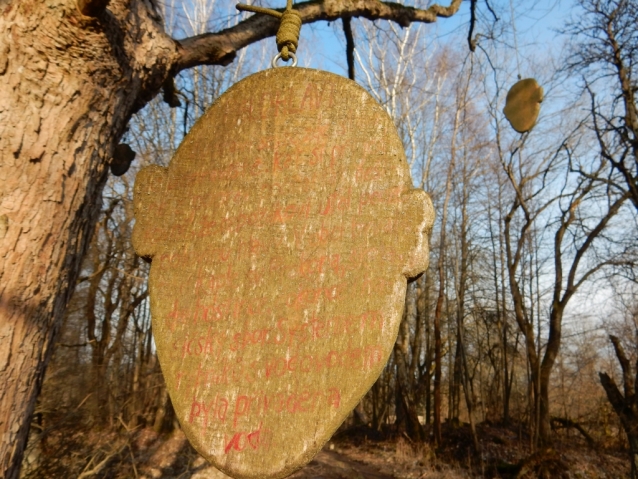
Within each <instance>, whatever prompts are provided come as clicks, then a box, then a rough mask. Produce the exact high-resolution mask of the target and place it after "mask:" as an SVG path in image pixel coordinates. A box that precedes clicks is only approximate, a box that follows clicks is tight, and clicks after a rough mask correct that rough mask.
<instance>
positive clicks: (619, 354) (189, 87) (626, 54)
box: [22, 0, 638, 477]
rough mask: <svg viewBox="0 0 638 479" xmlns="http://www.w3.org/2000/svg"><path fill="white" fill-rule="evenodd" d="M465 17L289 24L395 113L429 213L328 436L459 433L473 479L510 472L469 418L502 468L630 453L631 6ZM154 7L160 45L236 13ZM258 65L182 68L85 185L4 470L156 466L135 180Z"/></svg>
mask: <svg viewBox="0 0 638 479" xmlns="http://www.w3.org/2000/svg"><path fill="white" fill-rule="evenodd" d="M274 3H276V2H274ZM267 6H269V7H280V6H282V5H277V4H268V5H267ZM472 7H476V4H475V3H474V2H472V3H470V2H464V3H463V4H462V5H461V9H460V11H459V12H458V13H457V14H456V15H455V16H453V17H452V18H450V19H443V20H441V21H439V22H437V23H435V24H432V25H425V24H418V23H414V24H412V25H410V26H406V27H401V26H399V25H397V24H396V23H391V22H385V21H377V22H374V23H372V22H369V21H367V20H365V19H356V18H354V19H348V20H347V21H342V20H338V21H336V22H333V23H331V24H328V25H323V26H317V25H315V24H313V25H307V26H304V27H303V28H302V35H301V41H300V47H299V58H300V65H301V66H309V67H313V68H321V69H327V70H330V71H334V72H336V73H338V74H342V75H345V76H348V75H349V74H350V75H352V73H354V77H355V80H356V81H357V82H358V83H359V84H361V85H362V86H363V87H364V88H366V89H367V90H368V91H369V92H370V93H371V94H372V95H373V96H374V97H375V98H376V99H377V100H378V101H379V102H380V103H381V104H382V105H383V106H384V107H385V109H386V110H387V112H388V113H389V115H390V116H391V117H392V118H393V120H394V121H395V124H396V126H397V129H398V131H399V134H400V136H401V138H402V139H403V141H404V146H405V150H406V154H407V158H408V162H409V164H410V168H411V171H412V174H413V181H414V184H415V186H417V187H420V188H423V189H425V190H426V191H427V192H428V193H429V194H430V195H431V197H432V199H433V202H434V205H435V209H436V212H437V218H436V223H435V227H434V231H433V233H432V238H431V251H432V252H431V260H430V268H429V269H428V271H427V272H426V273H425V274H424V275H422V276H421V277H420V278H419V279H417V280H416V281H414V282H412V283H410V285H409V287H408V294H407V297H406V308H405V313H404V318H403V322H402V325H401V328H400V332H399V337H398V339H397V343H396V346H395V348H394V351H393V353H392V355H391V358H390V361H389V362H388V365H387V366H386V368H385V370H384V372H383V374H382V376H381V377H380V378H379V380H378V381H377V383H376V384H375V385H374V386H373V388H372V389H371V390H370V392H369V393H368V394H367V395H366V396H365V397H364V399H363V400H362V402H361V404H360V405H359V406H358V407H357V409H356V410H355V411H354V412H353V414H352V416H351V417H350V418H349V419H348V420H347V421H346V424H345V425H344V427H354V426H356V427H359V428H363V430H364V431H367V432H366V434H368V435H370V437H383V438H384V439H387V438H389V437H393V438H405V441H407V443H406V444H409V445H410V448H411V449H412V450H413V451H417V450H420V451H422V449H419V447H421V446H416V445H417V444H429V445H430V446H428V447H429V448H430V449H428V450H430V451H432V454H434V453H435V452H436V451H441V448H442V447H443V446H444V445H445V444H448V442H449V441H450V440H451V439H449V438H454V437H457V436H454V434H455V433H454V431H455V430H457V431H458V430H463V431H465V432H466V434H467V437H469V438H471V439H470V440H469V442H468V444H467V447H468V451H470V452H468V456H467V457H469V458H474V459H472V460H469V462H467V464H465V463H464V464H463V467H465V469H466V470H467V469H468V467H469V469H470V470H471V469H472V467H474V468H475V471H476V470H477V469H476V468H477V467H478V466H476V464H477V462H476V461H478V463H479V464H483V466H482V467H483V470H482V471H481V472H480V474H486V475H490V474H496V475H497V477H509V476H506V474H507V467H501V468H500V469H499V468H498V467H496V466H494V467H493V468H492V469H490V468H488V469H489V470H488V469H485V464H486V463H494V464H496V463H497V462H499V461H500V462H502V463H507V464H509V463H511V464H512V465H513V467H514V469H513V470H516V463H517V460H518V457H517V458H516V460H515V459H514V458H507V457H490V454H489V453H488V452H487V448H486V446H485V444H484V442H485V441H484V435H485V432H484V431H485V427H486V425H488V426H489V425H496V424H498V425H499V426H502V427H503V428H505V430H507V431H510V432H511V433H512V434H513V436H512V437H514V438H515V439H516V441H517V444H518V447H519V449H520V448H522V451H521V452H520V458H521V461H523V460H524V459H522V458H525V457H531V456H532V455H534V454H539V453H540V452H543V451H547V450H548V449H547V447H549V446H554V447H556V444H557V443H561V441H564V440H569V441H570V444H575V445H577V446H578V447H583V448H584V447H590V446H592V445H596V446H597V447H599V448H601V449H609V450H610V451H616V450H627V449H629V450H631V451H634V452H636V451H637V449H636V448H637V447H638V440H636V431H638V429H636V428H635V426H636V421H638V416H632V415H631V413H632V411H633V414H636V413H638V409H636V408H638V406H636V404H635V391H634V388H635V380H634V379H632V375H634V374H635V371H632V366H631V365H632V364H636V359H638V324H637V320H638V296H637V292H638V290H637V288H636V271H637V270H636V267H637V265H636V260H637V259H638V257H637V253H638V251H636V249H637V247H638V244H637V243H636V238H637V237H638V236H637V233H638V229H637V226H638V225H637V222H636V219H637V218H638V216H637V212H638V194H637V193H636V186H635V178H636V174H637V172H636V165H638V156H637V151H638V137H637V136H636V132H637V131H638V120H637V119H636V102H635V98H634V96H633V93H632V92H634V93H635V91H636V78H637V75H638V72H637V69H638V67H637V65H638V35H637V34H636V27H635V25H636V24H637V23H636V22H637V21H638V12H637V8H638V7H636V5H634V4H633V3H632V2H623V1H611V0H610V1H595V0H580V1H577V2H566V1H559V0H556V1H550V0H548V1H544V2H534V3H533V4H532V3H531V2H514V1H509V2H507V1H498V0H494V1H491V2H489V3H487V2H485V3H482V4H481V8H472ZM160 10H161V11H162V15H163V18H164V21H165V24H166V28H167V30H169V31H170V32H172V36H173V37H175V38H181V37H186V36H192V35H197V34H200V33H204V32H207V31H216V30H219V29H220V28H224V27H227V26H231V25H233V24H236V23H237V22H238V21H240V20H241V19H244V18H246V16H247V15H246V14H239V13H238V12H236V10H235V9H234V4H232V3H229V2H225V1H221V0H210V1H204V0H189V1H186V2H176V1H173V2H170V1H169V0H165V1H164V3H160ZM472 11H474V14H473V13H472ZM614 12H616V13H614ZM618 12H621V13H618ZM472 15H474V16H475V22H474V23H473V25H474V27H473V28H474V31H473V32H470V33H469V38H470V41H468V26H469V24H470V17H471V16H472ZM614 15H615V16H614ZM632 22H633V23H632ZM590 27H591V29H590ZM610 32H611V33H613V35H615V37H614V38H616V40H617V42H616V44H617V46H618V49H617V50H618V54H619V56H618V57H615V56H614V50H613V49H614V46H613V45H614V43H613V42H612V41H611V38H610ZM348 39H350V40H348ZM351 41H354V49H352V48H351V46H350V45H351V43H350V42H351ZM606 49H607V50H606ZM472 50H473V51H472ZM274 53H275V49H274V40H273V39H266V40H264V41H261V42H259V43H256V44H253V45H251V46H249V47H247V48H244V49H243V50H241V51H240V52H238V55H237V58H236V59H235V60H234V61H233V63H231V64H230V65H228V66H225V67H224V66H201V67H196V68H193V69H190V70H185V71H183V72H181V73H180V74H179V75H178V76H177V77H176V82H175V88H176V90H175V91H174V92H173V94H172V97H171V95H169V94H165V95H164V98H160V97H158V98H155V99H154V100H153V101H151V102H150V103H149V104H148V105H147V106H146V107H145V108H144V109H142V110H141V111H140V112H139V113H137V114H136V115H135V116H134V117H133V119H132V121H131V122H130V125H129V130H128V132H127V133H126V134H125V136H124V138H123V140H122V142H123V143H126V144H128V145H130V147H131V148H132V149H133V150H134V151H135V152H136V153H137V155H136V158H135V160H134V161H133V163H132V165H131V167H130V169H128V171H127V172H126V173H125V174H123V175H122V176H117V177H116V176H111V177H110V178H109V180H108V183H107V186H106V188H105V191H104V195H103V202H102V212H101V215H100V219H99V221H98V223H97V225H96V227H95V231H94V233H93V237H92V240H91V244H90V248H89V252H88V254H87V255H86V257H85V259H84V263H83V268H82V273H81V277H80V279H79V280H78V282H77V286H76V288H75V293H74V295H73V299H72V301H71V303H70V304H69V305H68V309H67V313H66V317H65V320H64V325H63V328H62V331H61V333H60V335H59V339H58V342H57V344H56V346H55V353H54V356H53V359H52V360H51V362H50V364H49V366H48V369H47V373H46V376H45V381H44V384H43V387H42V391H41V393H40V396H39V399H38V404H37V407H36V410H35V413H34V415H33V418H32V428H31V433H30V437H29V442H28V449H27V453H26V454H25V458H24V461H23V468H22V476H23V477H141V476H142V475H143V474H147V475H149V476H150V477H161V474H168V472H166V471H169V470H170V469H171V467H174V464H173V463H171V464H168V465H166V464H165V465H164V466H158V465H157V464H156V465H149V464H146V465H145V463H144V460H146V459H148V458H149V457H150V456H152V454H150V453H149V450H150V449H149V448H150V444H154V446H153V447H155V448H156V449H157V448H159V447H160V446H159V445H160V444H162V443H166V441H167V438H170V437H173V436H172V435H174V434H175V430H176V429H178V428H179V425H178V424H177V422H176V420H175V418H174V415H173V412H172V408H171V405H170V399H169V397H168V394H167V392H166V390H165V387H164V381H163V378H162V375H161V371H160V369H159V365H158V362H157V358H156V356H155V350H154V345H153V339H152V329H151V318H150V311H149V307H148V290H147V275H148V265H147V264H146V263H145V262H144V261H142V260H141V259H140V258H138V257H137V256H136V255H135V253H134V251H133V249H132V246H131V242H130V236H131V230H132V226H133V223H134V218H133V210H132V188H133V184H134V181H135V174H136V173H137V172H138V171H139V169H140V168H142V167H143V166H147V165H149V164H160V165H164V166H166V165H167V164H168V162H169V160H170V158H171V156H172V154H173V152H174V151H175V149H176V148H177V146H178V145H179V142H180V141H181V139H182V138H183V136H184V135H185V133H186V132H187V131H188V130H189V129H190V127H191V126H192V125H193V123H194V122H195V121H196V120H197V118H199V116H201V114H202V113H203V112H204V111H205V110H206V108H207V107H208V106H209V105H210V104H211V103H212V102H213V101H214V100H215V99H216V98H217V97H218V96H219V95H220V94H222V93H223V92H224V91H225V90H226V89H227V88H228V87H229V86H231V85H232V84H234V83H236V82H237V81H239V80H240V79H241V78H244V77H245V76H247V75H249V74H251V73H253V72H256V71H259V70H262V69H264V68H268V67H269V63H270V59H271V57H272V56H273V55H274ZM349 54H350V55H351V56H350V57H349ZM349 58H350V60H349ZM619 61H620V62H621V63H622V65H623V66H624V72H625V77H626V78H625V80H626V81H625V82H624V83H623V79H622V75H621V70H620V69H619V68H618V62H619ZM349 62H350V65H349ZM352 66H354V72H352ZM528 77H534V78H536V79H537V80H538V82H539V83H540V84H541V85H542V86H543V88H544V91H545V99H544V101H543V104H542V110H541V115H540V118H539V120H538V123H537V125H536V126H535V128H534V129H533V130H532V131H531V132H529V133H526V134H519V133H516V132H515V131H514V130H512V129H511V127H510V126H509V124H508V123H507V121H506V120H505V118H504V115H503V113H502V108H503V106H504V101H505V95H506V93H507V90H508V88H509V87H511V86H512V85H513V84H514V83H515V82H516V81H517V80H518V79H519V78H528ZM176 100H178V102H177V101H176ZM169 103H170V105H169ZM178 103H179V105H178ZM632 108H633V110H632ZM632 111H633V113H632ZM632 115H633V116H632ZM625 165H628V166H627V167H625ZM623 168H624V169H623ZM610 335H611V340H610ZM601 372H602V373H604V374H602V375H601V374H599V373H601ZM605 373H606V374H605ZM601 383H602V384H601ZM615 384H618V385H620V386H621V387H623V391H622V392H621V391H620V390H619V389H618V388H616V387H615ZM603 386H606V387H603ZM632 408H634V409H632ZM615 411H619V412H620V413H621V414H620V415H618V414H617V413H616V412H615ZM627 411H630V413H628V412H627ZM632 421H634V422H632ZM625 431H629V433H630V434H629V436H628V435H627V434H626V432H625ZM632 431H633V434H634V436H633V437H632V435H631V432H632ZM375 434H379V435H380V436H375ZM446 436H447V438H448V439H446ZM457 438H458V437H457ZM446 441H447V442H446ZM460 442H462V441H460ZM437 448H438V449H437ZM145 454H146V455H145ZM415 454H416V452H415ZM546 454H547V453H546ZM442 455H444V454H442ZM421 456H423V454H421ZM143 457H146V459H144V460H143V459H142V458H143ZM175 457H177V456H175ZM175 457H174V458H173V459H174V462H175V463H178V462H179V461H178V460H177V459H175ZM632 457H635V456H632ZM476 458H479V459H476ZM422 462H423V461H422ZM468 464H469V466H468ZM472 464H474V466H472ZM522 464H523V463H522V462H521V463H519V464H518V466H519V467H518V472H514V473H512V474H520V472H521V468H522ZM628 464H629V462H628ZM631 465H632V466H633V467H632V469H633V470H632V472H631V474H636V464H633V463H632V464H631ZM191 466H192V464H191ZM144 467H146V469H147V472H143V470H144ZM175 467H177V466H175ZM180 467H184V468H185V470H188V467H189V465H188V464H187V465H186V466H184V465H183V464H182V466H180ZM420 467H421V468H422V470H423V471H426V470H427V468H428V467H433V464H432V462H428V461H425V462H423V464H422V465H421V466H420ZM138 469H139V471H138ZM479 470H480V467H479ZM486 470H487V471H488V472H486ZM539 470H540V469H539ZM148 471H151V472H148ZM152 471H156V472H155V473H153V472H152ZM157 471H160V476H157ZM489 471H492V472H489ZM625 472H626V471H625ZM138 474H139V476H138ZM153 474H155V476H153ZM477 474H479V473H477ZM498 474H500V475H501V476H498ZM167 477H168V476H167ZM176 477H177V475H176ZM181 477H189V476H186V475H183V476H181ZM423 477H425V476H423ZM512 477H513V476H512ZM521 477H522V476H521ZM610 477H613V476H610ZM634 477H635V476H634Z"/></svg>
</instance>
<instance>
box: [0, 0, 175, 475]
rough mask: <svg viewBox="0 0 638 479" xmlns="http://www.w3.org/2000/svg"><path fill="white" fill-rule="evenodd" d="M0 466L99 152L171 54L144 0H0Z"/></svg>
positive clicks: (70, 261)
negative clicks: (103, 7)
mask: <svg viewBox="0 0 638 479" xmlns="http://www.w3.org/2000/svg"><path fill="white" fill-rule="evenodd" d="M0 8H1V10H0V32H1V33H0V36H1V37H0V52H2V55H1V57H0V67H1V68H0V74H1V76H0V99H1V100H0V215H1V216H2V217H3V218H5V223H6V228H4V234H3V237H2V238H0V240H1V241H0V384H2V385H3V387H2V388H0V476H2V477H6V478H10V479H13V478H16V477H17V476H18V473H19V466H20V461H21V456H22V451H23V449H24V446H25V442H26V437H27V434H28V429H29V422H30V415H31V413H32V411H33V407H34V403H35V399H36V396H37V392H38V390H39V387H40V384H41V381H42V376H43V373H44V370H45V367H46V364H47V362H48V359H49V356H50V354H51V351H52V349H51V348H50V345H51V343H52V341H53V340H54V338H55V333H56V330H57V328H58V326H59V323H60V319H61V318H62V314H63V312H64V309H65V307H66V304H67V302H68V300H69V298H70V295H71V293H72V291H73V287H74V285H75V282H76V278H77V275H78V272H79V268H80V261H81V258H82V255H83V253H84V250H85V248H86V245H87V240H88V238H89V236H90V232H91V231H92V228H93V224H94V223H95V221H96V213H97V212H98V211H99V208H96V206H98V205H99V198H100V192H101V188H102V186H103V184H104V181H105V179H106V174H107V169H108V160H109V158H110V155H111V153H112V150H113V148H114V146H115V144H116V142H117V141H118V139H119V137H120V136H121V134H122V133H123V131H124V128H125V127H126V124H127V122H128V120H129V118H130V116H131V115H132V113H133V112H134V111H135V110H136V109H138V108H139V107H140V106H141V105H143V104H144V101H145V100H146V99H147V98H150V97H151V96H152V95H153V94H154V92H156V91H157V90H158V89H159V87H160V86H161V84H162V82H163V81H164V78H165V77H166V75H167V73H168V71H167V68H168V66H169V65H171V64H172V62H173V59H174V57H175V56H176V53H177V52H176V48H175V44H174V42H173V41H172V40H171V39H170V38H169V37H168V36H166V35H165V34H164V33H163V30H162V26H161V23H160V20H161V19H160V18H159V17H158V16H157V14H156V13H155V12H153V11H152V10H150V9H149V8H148V7H147V5H146V4H145V2H143V1H137V0H131V1H130V2H127V3H126V4H125V3H123V2H112V3H111V5H110V6H109V9H108V10H107V11H104V12H103V13H102V14H100V15H98V17H97V18H90V17H86V16H83V15H82V14H81V13H80V12H79V10H78V7H77V6H76V4H75V2H72V1H65V0H50V1H46V2H40V1H21V2H11V3H8V4H7V3H6V2H4V4H0Z"/></svg>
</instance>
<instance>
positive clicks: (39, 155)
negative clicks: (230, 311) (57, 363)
mask: <svg viewBox="0 0 638 479" xmlns="http://www.w3.org/2000/svg"><path fill="white" fill-rule="evenodd" d="M460 3H461V1H460V0H453V1H452V3H451V4H450V5H449V6H447V7H442V6H439V5H433V6H431V7H429V8H428V9H427V10H418V9H414V8H411V7H405V6H402V5H399V4H395V3H383V2H378V1H376V0H357V1H354V2H342V1H340V0H329V1H324V2H305V3H301V4H299V5H298V8H299V10H300V11H301V12H302V17H303V19H304V21H305V22H306V23H307V22H313V21H318V20H334V19H337V18H340V17H341V16H344V15H349V16H362V17H365V18H369V19H377V18H384V19H388V20H393V21H396V22H398V23H400V24H401V25H407V24H409V23H410V22H412V21H416V22H433V21H436V19H437V17H445V16H451V15H453V14H454V13H456V11H457V10H458V8H459V6H460ZM82 11H83V12H84V13H85V14H88V15H84V14H83V13H82ZM274 30H275V22H273V21H272V20H271V19H269V18H267V17H263V16H254V17H251V18H250V19H248V20H246V21H244V22H241V23H240V24H239V25H237V26H236V27H233V28H231V29H227V30H224V31H221V32H218V33H211V34H206V35H202V36H198V37H194V38H191V39H185V40H182V41H181V42H177V41H175V40H173V39H171V38H170V37H169V36H168V35H166V34H165V32H164V30H163V26H162V19H161V18H160V16H159V15H158V13H157V11H156V10H155V2H154V1H151V0H111V1H110V2H107V1H104V0H80V1H77V2H76V0H44V1H36V0H23V1H18V0H0V384H2V387H1V388H0V476H2V477H5V478H8V479H14V478H17V477H18V474H19V467H20V462H21V457H22V452H23V450H24V446H25V442H26V438H27V435H28V429H29V422H30V420H29V418H30V415H31V413H32V411H33V408H34V404H35V399H36V397H37V392H38V390H39V387H40V384H41V381H42V377H43V374H44V370H45V367H46V365H47V362H48V360H49V357H50V355H51V352H52V348H51V347H50V346H51V344H52V342H53V341H54V340H55V335H56V331H57V329H58V327H59V325H60V322H61V319H62V315H63V312H64V309H65V307H66V304H67V302H68V301H69V298H70V295H71V293H72V291H73V289H74V286H75V283H76V280H77V277H78V273H79V269H80V266H81V259H82V256H83V254H84V251H85V249H86V246H87V244H88V239H89V237H90V233H91V231H92V229H93V226H94V224H95V222H96V220H97V213H98V212H99V205H100V197H101V190H102V187H103V185H104V182H105V180H106V176H107V174H108V173H107V171H108V166H109V160H110V158H111V156H112V153H113V150H114V147H115V146H116V144H117V143H118V141H119V139H120V137H121V135H122V134H123V133H124V131H125V129H126V125H127V122H128V120H129V119H130V117H131V115H132V114H133V113H134V112H136V111H138V110H139V109H140V108H142V107H143V106H144V105H145V104H146V103H147V102H148V101H149V100H150V99H152V98H153V97H154V96H155V95H156V94H157V93H158V92H159V91H160V90H161V88H162V85H164V84H166V82H167V81H170V79H171V76H172V75H174V74H176V73H177V72H178V71H180V70H183V69H185V68H189V67H193V66H196V65H200V64H227V63H229V62H230V61H232V59H233V58H234V55H235V52H236V51H237V50H238V49H240V48H242V47H244V46H246V45H249V44H250V43H253V42H256V41H258V40H260V39H262V38H266V37H268V36H271V35H273V34H274Z"/></svg>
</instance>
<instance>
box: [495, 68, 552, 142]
mask: <svg viewBox="0 0 638 479" xmlns="http://www.w3.org/2000/svg"><path fill="white" fill-rule="evenodd" d="M542 101H543V87H541V86H540V85H539V84H538V83H537V82H536V80H534V79H533V78H525V79H524V80H520V81H518V82H516V83H515V84H514V85H513V86H512V88H510V90H509V91H508V92H507V97H506V99H505V107H504V108H503V113H505V118H507V120H508V121H509V122H510V125H512V128H514V129H515V130H516V131H517V132H519V133H525V132H527V131H529V130H531V129H532V127H533V126H534V124H535V123H536V120H537V119H538V114H539V113H540V111H541V102H542Z"/></svg>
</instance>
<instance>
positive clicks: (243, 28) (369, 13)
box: [173, 0, 461, 73]
mask: <svg viewBox="0 0 638 479" xmlns="http://www.w3.org/2000/svg"><path fill="white" fill-rule="evenodd" d="M460 6H461V0H452V2H451V3H450V5H449V6H447V7H444V6H441V5H438V4H434V5H432V6H430V7H429V8H427V9H418V8H414V7H409V6H406V5H401V4H398V3H394V2H380V1H378V0H357V1H348V2H344V1H339V0H325V1H319V0H313V1H309V2H303V3H298V4H296V5H295V10H297V11H298V12H299V14H300V15H301V19H302V21H303V23H305V24H308V23H314V22H318V21H334V20H337V19H339V18H343V17H361V18H366V19H368V20H389V21H392V22H396V23H398V24H399V25H401V26H402V27H407V26H409V25H410V24H411V23H413V22H421V23H434V22H436V20H437V18H439V17H442V18H447V17H451V16H452V15H454V14H455V13H456V12H457V11H458V9H459V7H460ZM278 25H279V21H278V20H277V19H276V18H272V17H270V16H267V15H253V16H252V17H250V18H248V19H247V20H244V21H243V22H240V23H239V24H237V25H236V26H234V27H231V28H227V29H225V30H222V31H220V32H216V33H205V34H203V35H197V36H194V37H190V38H186V39H184V40H179V41H177V43H178V59H177V61H176V62H175V64H174V65H173V73H178V72H180V71H182V70H184V69H186V68H191V67H194V66H197V65H228V64H229V63H230V62H232V61H233V59H234V58H235V55H236V53H237V50H240V49H241V48H244V47H246V46H248V45H250V44H252V43H255V42H257V41H259V40H262V39H264V38H268V37H270V36H273V35H275V33H276V32H277V27H278Z"/></svg>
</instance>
